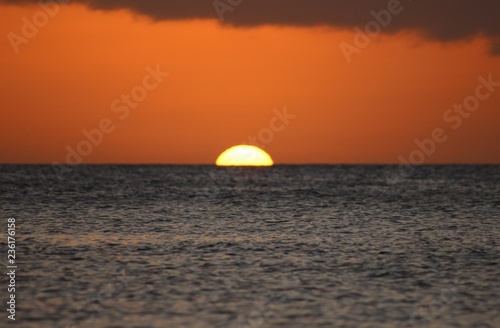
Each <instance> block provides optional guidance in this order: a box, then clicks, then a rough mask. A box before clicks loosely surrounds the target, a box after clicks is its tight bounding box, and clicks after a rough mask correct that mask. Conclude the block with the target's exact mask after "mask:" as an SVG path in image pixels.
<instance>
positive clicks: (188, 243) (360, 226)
mask: <svg viewBox="0 0 500 328" xmlns="http://www.w3.org/2000/svg"><path fill="white" fill-rule="evenodd" d="M0 182H1V184H0V205H1V216H2V220H1V221H2V222H3V223H2V226H4V227H3V228H2V229H3V230H2V231H4V233H3V234H4V236H5V235H6V232H7V218H8V217H15V218H16V232H17V237H18V239H17V242H16V243H17V244H16V246H17V247H16V251H17V257H18V261H17V264H18V267H19V268H18V271H17V291H16V295H17V296H16V297H17V314H16V317H17V320H16V326H18V327H251V328H256V327H475V328H484V327H500V247H499V240H500V166H421V167H417V168H415V169H414V170H406V169H401V168H400V167H397V166H275V167H272V168H245V169H238V168H217V167H213V166H79V167H72V168H71V169H69V170H68V172H65V173H64V174H63V175H62V176H60V177H58V176H57V175H56V172H55V171H54V169H53V167H51V166H0ZM0 246H1V250H2V255H1V256H2V258H4V259H5V258H6V254H7V250H6V237H4V238H2V240H1V242H0ZM3 254H5V255H3ZM4 263H5V260H4V261H3V262H2V265H3V267H4V268H5V265H4ZM4 270H6V269H4ZM2 271H3V270H2ZM1 283H2V286H0V287H1V290H2V293H1V295H2V304H4V306H3V307H2V313H3V317H2V318H1V321H0V326H1V327H7V326H8V325H7V324H8V321H7V319H6V317H7V314H8V313H7V312H6V311H5V309H6V305H5V304H6V303H5V302H6V301H7V296H6V295H7V293H6V288H7V284H8V283H7V279H6V275H5V274H3V278H2V281H1ZM9 326H11V325H9ZM12 327H13V326H12Z"/></svg>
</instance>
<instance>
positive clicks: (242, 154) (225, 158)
mask: <svg viewBox="0 0 500 328" xmlns="http://www.w3.org/2000/svg"><path fill="white" fill-rule="evenodd" d="M215 164H216V165H217V166H272V165H273V164H274V162H273V159H272V158H271V156H269V154H268V153H266V152H265V151H263V150H262V149H260V148H259V147H255V146H250V145H238V146H234V147H231V148H229V149H227V150H225V151H224V152H223V153H222V154H220V155H219V157H218V158H217V161H216V162H215Z"/></svg>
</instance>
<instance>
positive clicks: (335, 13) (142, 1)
mask: <svg viewBox="0 0 500 328" xmlns="http://www.w3.org/2000/svg"><path fill="white" fill-rule="evenodd" d="M42 1H47V0H42ZM391 1H397V0H358V1H355V0H330V1H329V0H220V1H219V2H218V3H224V4H228V5H230V4H231V3H232V4H233V5H230V6H231V9H232V10H227V11H225V12H224V15H223V17H224V22H223V24H231V25H234V26H240V27H246V26H256V25H262V24H274V25H294V26H314V25H329V26H333V27H341V28H354V27H356V26H358V27H360V28H364V26H365V24H366V23H368V22H369V21H371V20H373V17H372V15H371V14H370V12H371V11H375V12H379V11H380V10H383V9H387V7H388V3H390V2H391ZM0 2H4V3H19V4H22V3H37V2H38V0H0ZM60 2H67V0H60ZM69 2H80V3H84V4H86V5H87V6H88V7H90V8H94V9H102V10H115V9H129V10H131V11H133V12H135V13H138V14H142V15H146V16H148V17H151V18H152V19H154V20H176V19H190V18H202V19H219V18H220V17H219V15H218V13H217V11H216V9H215V8H214V0H176V1H174V0H74V1H69ZM238 3H239V4H238ZM400 4H401V6H402V7H403V10H402V12H401V13H399V14H397V15H394V16H393V17H392V20H391V22H390V24H389V25H387V26H386V27H384V28H383V29H382V32H384V33H395V32H398V31H401V30H418V31H420V32H422V33H423V34H424V35H425V36H426V37H428V38H431V39H435V40H440V41H450V40H458V39H466V38H470V37H472V36H475V35H478V34H481V35H485V36H487V37H490V38H492V39H495V40H496V42H494V43H492V45H493V46H492V49H493V50H496V51H495V52H497V53H498V39H499V38H500V15H499V13H500V1H499V0H482V1H478V0H400ZM228 8H229V7H228Z"/></svg>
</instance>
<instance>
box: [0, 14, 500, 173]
mask: <svg viewBox="0 0 500 328" xmlns="http://www.w3.org/2000/svg"><path fill="white" fill-rule="evenodd" d="M1 9H2V10H1V14H0V18H1V19H0V33H1V34H2V35H8V34H9V33H10V32H16V33H19V31H20V30H21V27H22V24H23V23H22V21H21V18H22V17H24V16H26V17H31V16H32V15H33V13H35V12H36V10H38V7H37V6H26V7H20V6H12V5H1ZM353 35H354V32H353V31H349V30H335V29H329V28H324V27H312V28H297V27H273V26H262V27H256V28H231V27H227V26H220V25H219V24H218V22H217V21H216V20H182V21H169V22H152V21H150V20H149V19H146V18H143V17H136V16H134V15H132V14H130V13H128V12H126V11H115V12H103V11H92V10H89V9H87V8H86V7H84V6H82V5H67V6H64V7H62V8H61V10H60V12H59V13H58V14H57V15H56V16H55V17H53V18H51V20H50V21H49V23H48V24H47V26H45V27H43V28H40V30H39V31H38V33H37V35H36V36H35V37H34V38H32V39H30V40H29V42H28V43H27V44H21V45H20V47H19V50H20V51H19V53H18V54H16V53H15V52H14V51H13V49H12V47H11V45H10V44H9V42H8V40H7V38H5V39H4V42H2V43H1V44H0V52H1V54H2V55H1V56H0V65H1V66H2V68H3V69H2V76H1V77H0V90H2V91H1V92H2V100H3V101H2V109H1V119H0V138H1V140H2V141H3V142H2V143H1V144H0V163H52V162H59V163H66V162H67V159H68V156H69V158H71V159H72V160H74V161H76V160H77V159H78V157H79V158H80V159H81V162H82V163H177V164H180V163H186V164H191V163H212V162H213V158H216V157H217V155H218V153H219V152H220V149H223V148H224V147H225V146H227V145H230V144H239V143H241V142H242V140H247V138H248V137H249V136H258V135H259V131H261V130H262V129H263V128H266V127H268V124H269V120H270V119H271V118H272V117H273V111H272V110H273V109H274V108H282V107H283V106H287V108H288V109H289V111H290V112H291V113H293V114H295V115H297V118H296V119H294V121H293V122H291V124H289V125H287V126H286V127H285V128H284V129H283V130H280V131H279V132H277V133H275V134H274V135H273V138H272V140H271V141H269V142H268V143H264V142H263V141H262V140H257V143H258V144H259V143H260V144H261V145H264V144H265V146H266V151H269V153H271V154H273V158H274V160H275V162H276V163H399V160H398V157H399V156H403V157H405V158H409V156H410V154H411V152H412V151H414V150H415V149H419V148H418V146H417V144H416V143H415V140H416V139H418V140H420V141H422V140H424V139H428V138H431V137H432V131H433V130H435V129H436V128H442V129H444V130H445V131H446V135H447V137H448V138H447V140H446V142H443V143H442V144H439V145H437V147H436V150H435V151H433V152H432V154H430V155H428V156H427V157H426V159H425V162H426V163H474V162H477V163H500V151H499V148H498V147H499V146H498V144H499V140H500V130H499V129H498V126H499V124H500V111H498V110H497V109H498V108H499V107H500V91H497V92H496V93H492V95H491V97H489V98H488V99H486V100H484V101H481V103H480V106H479V108H478V109H477V110H476V111H474V112H471V113H470V115H469V116H467V117H466V118H463V119H462V122H461V126H460V128H457V129H453V128H451V126H452V125H451V124H450V123H447V122H446V121H444V120H443V115H444V113H445V112H446V111H447V110H448V109H449V108H452V106H453V105H454V104H455V103H462V102H463V101H464V99H466V98H467V97H468V96H470V95H474V92H475V88H476V86H477V85H478V76H485V77H486V76H488V74H492V76H493V79H494V80H496V81H500V57H493V56H490V55H489V53H488V44H487V42H486V41H485V40H484V39H481V38H476V39H474V40H473V41H471V42H450V43H445V44H442V43H438V42H430V41H426V40H423V39H421V38H420V37H418V36H417V35H411V34H407V33H399V34H395V35H391V36H387V35H383V36H379V37H377V38H376V39H375V40H373V41H372V42H371V44H370V45H369V46H368V47H367V48H366V49H363V50H362V52H361V53H360V54H359V55H358V54H357V55H355V56H353V58H352V59H353V60H352V63H350V64H348V63H346V61H345V58H344V56H343V54H342V52H341V50H340V48H339V44H340V43H341V42H349V41H351V40H352V38H353ZM157 66H158V67H159V68H160V69H161V70H162V71H164V72H167V73H168V74H169V75H168V76H167V77H164V79H163V80H162V81H161V82H159V83H158V85H157V86H156V87H155V88H154V89H151V90H146V91H147V92H146V94H145V96H144V99H141V101H133V100H134V99H135V98H137V97H135V98H134V97H132V98H131V99H132V102H131V103H129V104H127V103H126V102H125V101H124V100H123V99H124V98H123V95H125V97H126V96H127V95H131V94H133V93H134V90H135V93H136V95H139V94H140V92H142V91H137V90H139V89H137V87H140V86H143V85H144V88H146V87H147V88H149V86H152V85H153V84H154V82H155V80H154V77H153V79H151V78H149V79H148V81H147V83H149V84H144V83H145V82H144V80H145V79H146V76H147V75H148V74H150V73H149V71H148V67H150V68H153V69H154V68H155V67H157ZM147 88H146V89H147ZM139 98H142V96H141V97H139ZM117 100H118V105H116V104H117V103H115V101H117ZM113 104H115V106H113ZM117 106H125V107H126V109H124V108H123V107H122V109H121V110H117V109H116V108H117ZM125 113H127V115H125ZM103 122H104V123H103ZM89 136H91V137H89ZM258 144H256V145H257V146H258ZM89 145H90V146H89ZM85 147H87V148H85ZM89 147H90V148H91V149H90V148H89ZM89 149H90V151H85V150H89ZM194 150H196V151H194ZM71 152H74V153H75V154H72V155H68V154H70V153H71ZM87 153H88V154H87Z"/></svg>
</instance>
